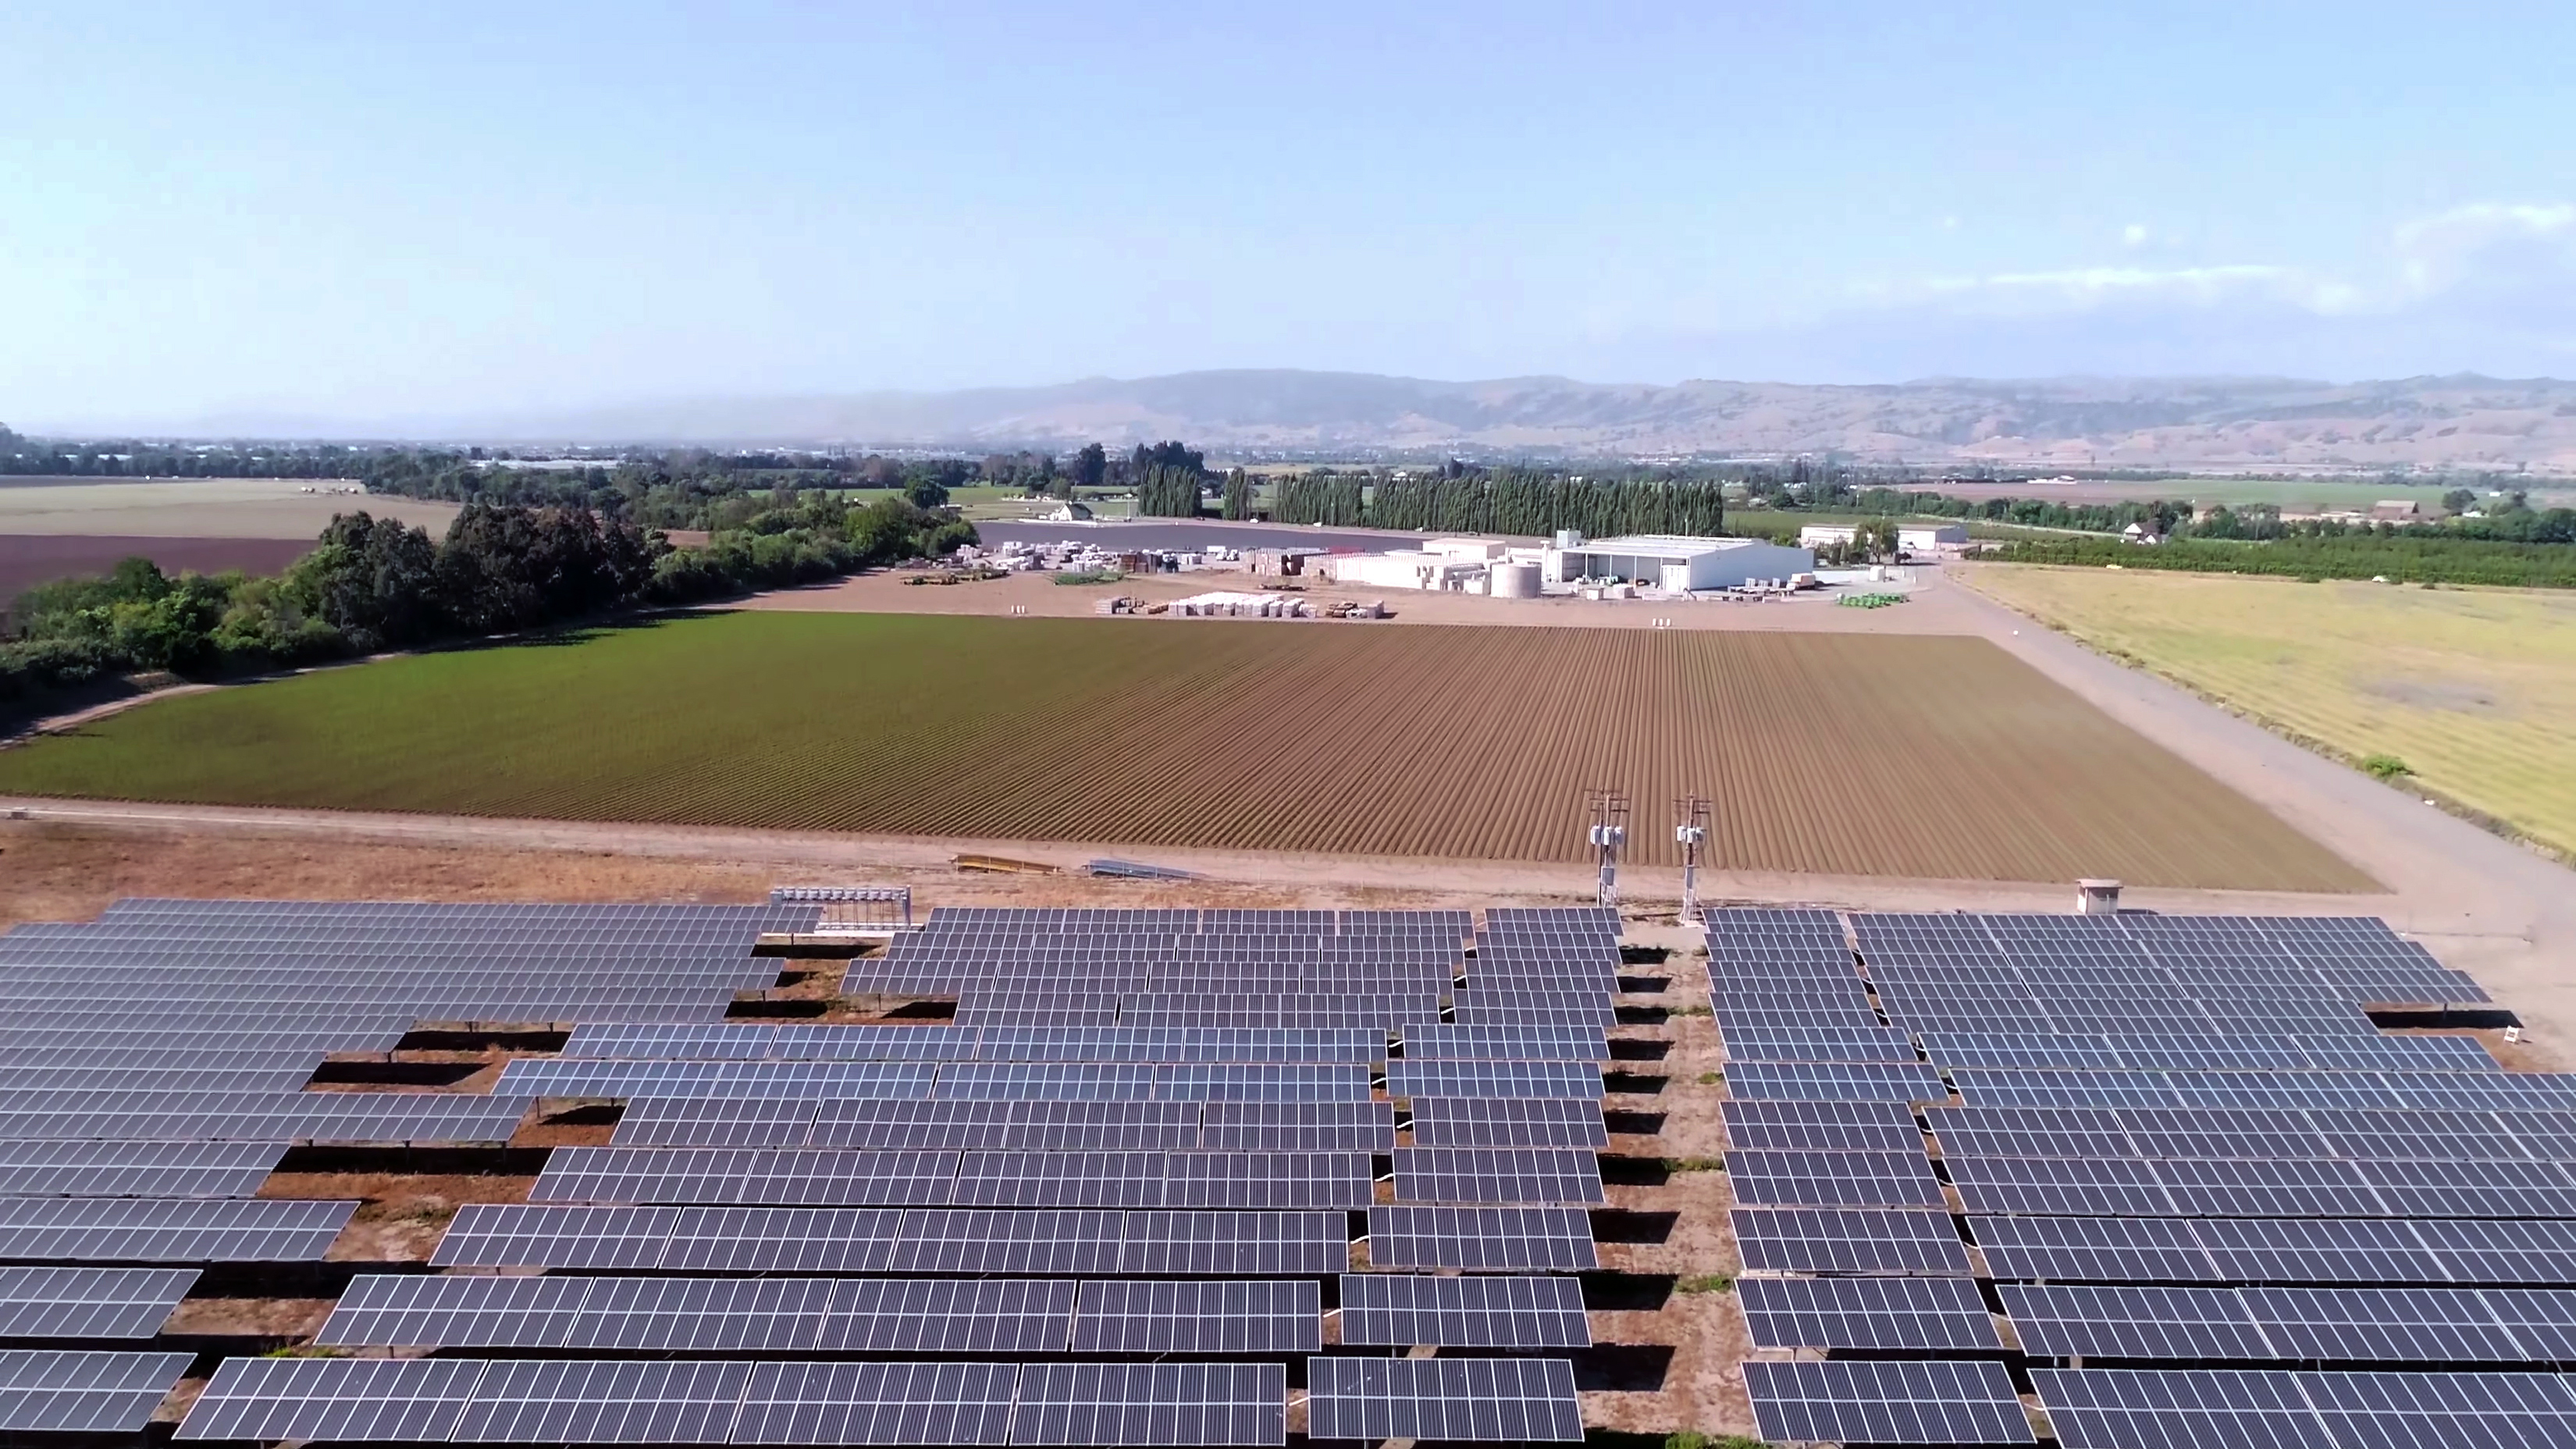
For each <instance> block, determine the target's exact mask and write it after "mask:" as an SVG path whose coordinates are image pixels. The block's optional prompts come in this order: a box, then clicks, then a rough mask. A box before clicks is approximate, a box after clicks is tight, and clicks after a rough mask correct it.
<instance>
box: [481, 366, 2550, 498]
mask: <svg viewBox="0 0 2576 1449" xmlns="http://www.w3.org/2000/svg"><path fill="white" fill-rule="evenodd" d="M476 431H478V432H483V431H488V430H487V429H477V430H476ZM498 433H499V434H500V435H510V436H521V437H528V438H538V437H561V438H565V439H577V440H583V441H635V442H643V441H662V442H708V443H713V442H773V443H791V442H808V443H813V442H843V443H850V444H858V445H878V446H892V445H898V444H946V445H964V446H970V447H971V446H992V447H999V446H1002V445H1005V444H1022V443H1028V444H1055V445H1067V444H1073V443H1078V442H1084V441H1089V440H1092V439H1099V440H1102V441H1106V442H1110V443H1113V444H1117V443H1128V442H1136V441H1143V440H1148V439H1156V438H1183V439H1187V440H1188V441H1190V442H1191V443H1193V444H1196V445H1199V446H1205V447H1213V448H1217V449H1221V450H1226V451H1244V450H1262V451H1283V452H1304V451H1317V452H1326V451H1329V452H1354V451H1371V450H1389V451H1410V450H1433V449H1459V450H1466V451H1473V452H1481V453H1495V452H1519V451H1526V452H1529V453H1533V454H1551V455H1563V456H1589V455H1617V456H1639V455H1646V456H1653V455H1674V454H1737V453H1746V454H1781V453H1801V452H1804V453H1820V452H1824V451H1827V450H1833V451H1836V452H1840V453H1843V454H1846V455H1851V456H1855V457H1860V458H1880V459H1904V460H1907V461H1912V462H1933V461H1940V460H1945V459H1960V460H1987V461H1993V462H2011V463H2032V464H2039V465H2060V466H2076V467H2080V466H2085V465H2088V464H2090V465H2096V466H2102V467H2111V466H2122V467H2167V466H2170V467H2222V466H2245V467H2256V468H2283V467H2302V468H2305V467H2316V468H2327V467H2356V468H2380V467H2402V466H2407V465H2414V464H2438V465H2446V466H2454V467H2478V466H2497V467H2506V468H2510V467H2514V466H2517V465H2528V466H2529V467H2531V468H2532V469H2534V470H2536V471H2537V470H2545V471H2550V472H2558V473H2576V383H2571V382H2559V381H2553V380H2548V379H2540V380H2532V381H2508V380H2501V379H2496V378H2488V377H2478V376H2473V375H2464V376H2457V377H2418V378H2407V379H2404V380H2401V381H2393V382H2360V383H2351V384H2336V383H2324V382H2302V381H2297V380H2293V379H2288V378H2156V379H2116V378H2056V379H2048V380H2041V381H2026V382H2013V381H2004V382H1996V381H1978V380H1972V379H1964V378H1931V379H1926V380H1923V381H1918V382H1907V383H1897V384H1891V385H1886V386H1858V387H1845V386H1808V385H1801V384H1791V383H1747V382H1685V383H1681V384H1678V385H1675V386H1670V387H1664V386H1651V385H1644V384H1610V383H1589V382H1578V381H1575V380H1573V379H1570V378H1562V377H1518V378H1499V379H1495V380H1492V381H1486V382H1431V381H1425V380H1422V379H1419V378H1407V377H1380V376H1375V375H1371V374H1366V373H1338V372H1292V371H1232V372H1190V373H1180V374H1177V375H1174V376H1170V377H1148V378H1137V379H1134V380H1115V379H1109V378H1093V379H1086V380H1084V381H1081V382H1069V383H1063V384H1060V385H1057V386H1051V387H1028V388H983V389H976V390H972V391H965V392H949V393H872V394H857V395H851V396H843V397H803V398H775V399H751V398H746V399H736V400H704V401H694V402H674V403H670V404H665V405H660V406H647V405H639V406H634V407H627V408H618V409H613V410H603V411H596V412H591V413H585V414H581V415H576V416H563V417H553V418H543V419H540V418H520V419H515V420H510V421H507V422H501V423H499V424H498Z"/></svg>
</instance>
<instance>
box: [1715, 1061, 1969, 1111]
mask: <svg viewBox="0 0 2576 1449" xmlns="http://www.w3.org/2000/svg"><path fill="white" fill-rule="evenodd" d="M1726 1090H1727V1095H1729V1096H1731V1097H1735V1098H1737V1099H1739V1100H1744V1101H1752V1100H1758V1099H1762V1098H1772V1099H1790V1100H1802V1101H1810V1102H1946V1101H1948V1100H1950V1085H1949V1083H1947V1082H1945V1081H1943V1080H1942V1079H1941V1074H1940V1073H1939V1072H1937V1071H1934V1070H1933V1069H1932V1068H1931V1067H1930V1066H1927V1065H1924V1064H1922V1063H1919V1062H1918V1063H1898V1062H1736V1063H1733V1064H1732V1065H1730V1066H1728V1068H1727V1069H1726Z"/></svg>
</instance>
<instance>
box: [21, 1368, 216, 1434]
mask: <svg viewBox="0 0 2576 1449" xmlns="http://www.w3.org/2000/svg"><path fill="white" fill-rule="evenodd" d="M192 1357H193V1356H192V1355H189V1354H184V1353H95V1352H69V1351H65V1350H61V1349H16V1350H8V1351H0V1433H8V1434H134V1433H139V1432H141V1431H142V1429H143V1428H144V1426H145V1425H146V1424H148V1423H150V1422H151V1419H152V1414H153V1411H154V1410H156V1409H158V1408H159V1407H160V1406H161V1400H162V1399H163V1398H164V1397H166V1396H167V1395H168V1394H169V1392H170V1390H171V1389H173V1388H175V1387H176V1386H177V1385H178V1382H179V1380H180V1378H181V1376H182V1375H184V1374H186V1373H187V1371H188V1364H189V1361H190V1359H191V1358H192Z"/></svg>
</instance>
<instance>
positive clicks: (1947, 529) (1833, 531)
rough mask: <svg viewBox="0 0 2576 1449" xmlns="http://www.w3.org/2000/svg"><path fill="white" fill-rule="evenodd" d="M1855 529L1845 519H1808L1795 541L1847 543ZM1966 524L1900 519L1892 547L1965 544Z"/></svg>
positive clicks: (1933, 548)
mask: <svg viewBox="0 0 2576 1449" xmlns="http://www.w3.org/2000/svg"><path fill="white" fill-rule="evenodd" d="M1857 531H1858V530H1856V529H1854V528H1853V527H1852V526H1851V525H1850V524H1848V523H1810V524H1808V525H1807V526H1805V527H1804V528H1801V529H1799V530H1798V542H1800V543H1802V544H1805V545H1806V546H1807V547H1809V548H1822V547H1824V546H1826V545H1827V544H1836V543H1840V544H1849V543H1850V542H1851V541H1852V536H1853V534H1855V533H1856V532H1857ZM1967 544H1968V526H1967V525H1966V524H1964V523H1926V524H1912V523H1900V524H1898V525H1897V526H1896V550H1897V552H1899V553H1938V552H1940V551H1941V550H1942V549H1945V548H1965V547H1967Z"/></svg>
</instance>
